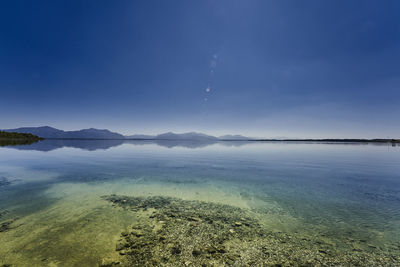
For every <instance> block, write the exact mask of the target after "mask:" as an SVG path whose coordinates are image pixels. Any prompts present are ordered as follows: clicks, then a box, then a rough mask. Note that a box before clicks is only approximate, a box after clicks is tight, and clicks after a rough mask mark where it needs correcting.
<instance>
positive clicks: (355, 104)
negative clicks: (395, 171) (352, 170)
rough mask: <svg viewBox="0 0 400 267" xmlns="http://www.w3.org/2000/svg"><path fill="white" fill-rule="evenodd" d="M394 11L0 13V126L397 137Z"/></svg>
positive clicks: (300, 6) (227, 7)
mask: <svg viewBox="0 0 400 267" xmlns="http://www.w3.org/2000/svg"><path fill="white" fill-rule="evenodd" d="M399 14H400V1H397V0H394V1H390V0H388V1H378V0H376V1H370V0H365V1H349V0H346V1H338V0H334V1H333V0H332V1H321V0H315V1H297V0H296V1H295V0H293V1H285V0H283V1H281V0H279V1H278V0H276V1H264V0H260V1H252V0H250V1H248V0H246V1H245V0H242V1H237V0H226V1H223V0H222V1H217V0H215V1H186V0H185V1H183V0H182V1H175V0H174V1H164V0H159V1H153V0H146V1H122V0H119V1H101V0H93V1H71V0H68V1H51V0H48V1H18V0H8V1H1V2H0V128H3V129H4V128H14V127H21V126H39V125H50V126H53V127H56V128H61V129H65V130H75V129H81V128H89V127H95V128H108V129H110V130H114V131H118V132H121V133H123V134H133V133H159V132H165V131H177V132H183V131H201V132H205V133H210V134H227V133H241V134H245V135H250V136H258V137H277V136H283V137H310V138H314V137H365V138H370V137H385V138H386V137H392V138H394V137H397V138H400V123H399V121H400V119H399V115H400V16H399Z"/></svg>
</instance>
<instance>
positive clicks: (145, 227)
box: [103, 195, 400, 266]
mask: <svg viewBox="0 0 400 267" xmlns="http://www.w3.org/2000/svg"><path fill="white" fill-rule="evenodd" d="M103 199H105V200H107V201H110V202H112V203H113V204H114V205H116V206H120V207H122V208H124V209H125V210H126V211H127V212H136V213H137V214H138V218H139V219H138V221H136V222H135V223H134V224H133V225H132V227H131V229H132V231H130V232H126V231H123V232H122V233H121V235H122V238H123V239H124V241H123V242H121V243H118V244H117V247H116V248H117V249H116V250H117V251H119V252H120V254H121V257H123V258H124V260H126V263H127V264H126V266H316V265H317V266H321V265H322V266H324V265H325V266H343V265H345V266H350V265H359V266H365V265H368V266H396V264H395V263H398V262H400V257H399V256H398V255H391V254H377V253H374V252H371V249H368V251H365V250H360V251H352V250H341V251H339V250H336V247H334V245H332V244H330V243H325V242H324V241H319V240H318V242H313V241H312V240H311V239H309V238H304V236H301V235H300V234H299V235H298V236H296V235H295V234H291V235H288V234H286V233H284V232H279V231H268V229H265V228H263V227H262V226H261V224H260V222H259V221H258V220H257V219H255V218H257V216H256V214H254V213H252V211H250V210H246V209H241V208H237V207H233V206H229V205H223V204H215V203H209V202H202V201H190V200H182V199H178V198H172V197H161V196H154V197H127V196H117V195H111V196H104V197H103ZM148 209H151V216H149V215H148V214H149V212H148V211H146V210H148ZM141 214H143V216H140V215H141ZM232 228H234V229H232ZM373 251H378V250H377V249H375V250H373ZM328 252H329V253H328ZM381 253H383V252H381Z"/></svg>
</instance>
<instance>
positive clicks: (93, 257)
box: [0, 180, 400, 266]
mask: <svg viewBox="0 0 400 267" xmlns="http://www.w3.org/2000/svg"><path fill="white" fill-rule="evenodd" d="M43 198H47V199H49V201H52V203H51V205H49V206H47V207H46V208H43V209H41V210H39V211H38V212H34V213H32V214H30V215H27V216H22V217H19V218H18V217H14V215H13V214H12V212H10V213H7V212H5V211H3V215H1V214H0V222H1V225H0V243H1V246H0V266H159V265H164V266H224V265H226V266H259V265H267V266H268V265H271V266H272V265H275V264H278V265H276V266H279V264H280V265H281V266H289V265H305V266H307V265H310V266H322V265H357V264H360V265H364V266H365V265H369V266H377V265H386V266H396V265H397V264H398V263H399V262H400V257H399V254H400V253H399V251H400V244H399V246H397V245H396V244H390V245H387V246H383V245H382V246H379V245H376V244H371V243H370V241H369V240H363V239H361V238H359V239H357V238H354V235H349V236H348V237H345V236H339V237H338V236H336V237H335V235H334V233H333V234H330V235H329V234H326V233H325V234H324V233H323V232H324V229H323V227H322V226H315V228H312V227H311V228H310V227H309V226H307V227H303V226H304V225H303V222H302V221H301V220H299V219H296V218H294V217H292V216H290V215H289V214H288V213H286V212H285V211H284V210H283V209H282V208H281V207H279V206H278V205H277V204H276V203H274V202H273V201H271V202H268V201H264V200H263V201H262V200H260V199H257V198H256V197H253V196H251V195H249V194H244V193H243V192H242V191H240V190H237V188H234V187H230V186H228V185H226V184H210V183H204V184H195V185H190V184H168V183H146V182H141V181H140V180H138V181H136V182H135V181H133V182H132V181H127V182H126V183H124V182H119V183H108V182H105V183H87V184H82V183H79V184H78V183H59V184H55V185H53V186H52V187H50V188H49V189H47V190H46V191H45V192H44V193H43ZM379 235H381V236H383V234H382V233H376V236H379ZM382 238H383V237H382ZM378 243H379V242H378ZM382 243H383V244H384V242H382Z"/></svg>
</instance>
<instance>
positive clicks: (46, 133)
mask: <svg viewBox="0 0 400 267" xmlns="http://www.w3.org/2000/svg"><path fill="white" fill-rule="evenodd" d="M3 131H6V132H16V133H31V134H34V135H37V136H39V137H42V138H47V139H114V140H120V139H130V140H188V141H189V140H190V141H200V142H217V141H220V140H230V141H233V140H234V141H236V140H238V141H239V140H240V141H243V140H252V138H249V137H245V136H241V135H224V136H221V137H215V136H211V135H207V134H203V133H196V132H189V133H181V134H178V133H173V132H168V133H163V134H159V135H154V136H153V135H142V134H135V135H129V136H124V135H122V134H119V133H115V132H111V131H109V130H99V129H94V128H90V129H83V130H79V131H63V130H59V129H56V128H53V127H49V126H41V127H23V128H16V129H6V130H3Z"/></svg>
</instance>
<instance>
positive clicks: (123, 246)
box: [115, 243, 125, 251]
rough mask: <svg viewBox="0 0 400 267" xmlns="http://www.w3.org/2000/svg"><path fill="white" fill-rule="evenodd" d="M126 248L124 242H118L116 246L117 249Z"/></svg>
mask: <svg viewBox="0 0 400 267" xmlns="http://www.w3.org/2000/svg"><path fill="white" fill-rule="evenodd" d="M124 248H125V244H123V243H118V244H117V246H116V247H115V250H116V251H120V250H123V249H124Z"/></svg>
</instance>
